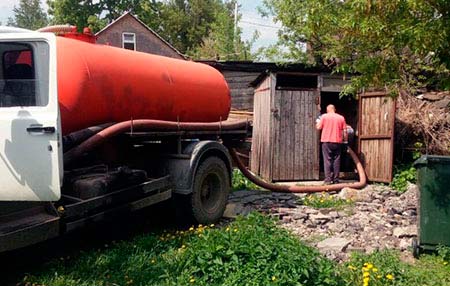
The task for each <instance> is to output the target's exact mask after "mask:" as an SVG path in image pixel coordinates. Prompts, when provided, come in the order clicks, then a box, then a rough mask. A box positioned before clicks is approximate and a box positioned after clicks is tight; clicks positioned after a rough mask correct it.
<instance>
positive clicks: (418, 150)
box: [412, 142, 424, 160]
mask: <svg viewBox="0 0 450 286" xmlns="http://www.w3.org/2000/svg"><path fill="white" fill-rule="evenodd" d="M423 147H424V145H423V143H422V142H416V143H414V150H413V153H412V159H413V160H417V159H419V158H420V156H422V148H423Z"/></svg>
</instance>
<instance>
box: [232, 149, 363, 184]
mask: <svg viewBox="0 0 450 286" xmlns="http://www.w3.org/2000/svg"><path fill="white" fill-rule="evenodd" d="M228 151H229V152H230V154H231V157H232V158H233V160H234V162H236V165H237V166H238V168H239V170H241V172H242V174H243V175H244V176H245V177H247V178H248V179H249V180H250V181H252V182H253V183H255V184H256V185H258V186H260V187H262V188H264V189H267V190H270V191H273V192H280V193H320V192H337V191H340V190H342V189H343V188H347V187H348V188H354V189H361V188H364V186H365V185H366V184H367V178H366V173H365V171H364V168H363V166H362V164H361V162H360V161H359V159H358V156H356V154H355V152H353V150H352V149H350V148H348V149H347V152H348V153H349V154H350V157H352V160H353V162H355V165H356V169H357V170H358V175H359V182H356V183H340V184H333V185H322V186H288V185H278V184H271V183H268V182H266V181H263V180H262V179H260V178H258V177H256V176H255V175H253V174H252V173H251V172H250V171H249V170H247V168H246V167H245V166H244V164H243V163H242V161H241V159H239V156H238V154H237V153H236V150H235V149H234V148H230V147H228Z"/></svg>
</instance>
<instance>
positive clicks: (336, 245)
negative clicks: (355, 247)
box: [317, 237, 351, 252]
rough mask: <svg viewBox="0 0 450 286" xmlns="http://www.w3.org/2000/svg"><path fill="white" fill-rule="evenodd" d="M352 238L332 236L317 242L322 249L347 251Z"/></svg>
mask: <svg viewBox="0 0 450 286" xmlns="http://www.w3.org/2000/svg"><path fill="white" fill-rule="evenodd" d="M350 243H351V240H348V239H346V238H342V237H330V238H327V239H325V240H322V241H321V242H319V243H318V244H317V248H319V250H322V251H333V252H340V251H345V249H346V248H347V246H348V245H349V244H350Z"/></svg>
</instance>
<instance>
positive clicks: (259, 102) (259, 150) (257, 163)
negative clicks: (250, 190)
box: [250, 77, 272, 181]
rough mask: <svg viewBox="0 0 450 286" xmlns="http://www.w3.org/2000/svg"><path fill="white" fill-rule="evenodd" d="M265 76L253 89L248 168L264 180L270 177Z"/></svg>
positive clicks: (269, 144) (268, 113) (266, 84)
mask: <svg viewBox="0 0 450 286" xmlns="http://www.w3.org/2000/svg"><path fill="white" fill-rule="evenodd" d="M270 80H271V78H270V77H267V78H266V79H265V80H264V81H263V82H262V83H261V84H260V85H259V86H258V87H257V88H256V90H255V95H254V100H255V102H254V110H253V112H254V116H253V118H254V119H253V135H252V149H251V159H250V169H251V170H252V172H254V173H255V174H258V175H259V176H261V177H262V178H264V179H266V180H270V181H271V178H272V163H271V162H270V161H271V158H272V155H271V154H272V153H271V148H272V144H271V142H270V140H271V137H272V136H271V124H270V117H271V112H270V109H271V105H270V104H271V102H270V100H271V84H270Z"/></svg>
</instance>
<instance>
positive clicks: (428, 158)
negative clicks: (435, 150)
mask: <svg viewBox="0 0 450 286" xmlns="http://www.w3.org/2000/svg"><path fill="white" fill-rule="evenodd" d="M429 163H435V164H436V163H438V164H449V165H450V156H440V155H422V156H421V157H420V158H419V159H417V160H416V161H415V162H414V164H413V165H414V167H416V168H417V167H420V166H424V165H428V164H429Z"/></svg>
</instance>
